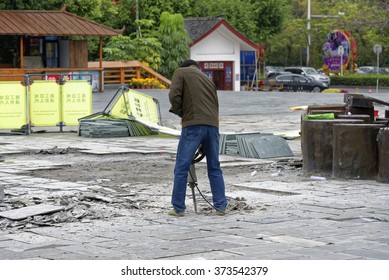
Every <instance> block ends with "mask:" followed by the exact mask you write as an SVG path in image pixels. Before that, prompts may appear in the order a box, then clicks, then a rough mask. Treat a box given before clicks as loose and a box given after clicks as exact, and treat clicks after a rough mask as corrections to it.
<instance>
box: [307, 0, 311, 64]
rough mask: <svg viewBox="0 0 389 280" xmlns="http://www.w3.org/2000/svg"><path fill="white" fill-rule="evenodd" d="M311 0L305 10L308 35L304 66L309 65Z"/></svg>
mask: <svg viewBox="0 0 389 280" xmlns="http://www.w3.org/2000/svg"><path fill="white" fill-rule="evenodd" d="M310 30H311V0H308V9H307V31H308V34H307V61H306V64H307V65H306V66H308V65H309V59H310V57H309V52H310V50H309V48H310V46H311V33H310V32H311V31H310Z"/></svg>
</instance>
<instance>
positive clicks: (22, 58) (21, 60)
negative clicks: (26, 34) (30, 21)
mask: <svg viewBox="0 0 389 280" xmlns="http://www.w3.org/2000/svg"><path fill="white" fill-rule="evenodd" d="M19 38H20V40H19V42H20V46H19V48H20V50H19V58H20V59H19V60H20V68H24V56H23V55H24V54H23V52H24V46H23V36H20V37H19Z"/></svg>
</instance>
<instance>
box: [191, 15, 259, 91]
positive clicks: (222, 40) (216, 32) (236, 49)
mask: <svg viewBox="0 0 389 280" xmlns="http://www.w3.org/2000/svg"><path fill="white" fill-rule="evenodd" d="M184 22H185V29H186V30H187V32H188V34H189V36H190V38H191V39H192V43H191V44H190V46H189V47H190V58H191V59H193V60H195V61H197V62H198V64H199V65H200V67H201V69H202V71H203V72H204V73H205V74H206V75H207V76H209V77H210V78H211V79H212V80H213V81H214V83H215V84H216V86H217V88H218V89H219V90H234V91H240V86H241V74H242V75H243V73H241V71H245V70H244V69H246V70H247V69H248V68H247V67H246V68H245V67H244V66H249V67H250V69H251V70H250V72H251V73H250V74H251V77H252V76H253V75H254V72H255V61H256V60H257V55H256V51H257V49H258V45H257V44H255V43H254V42H252V41H250V40H249V39H247V38H246V37H244V36H243V35H242V34H240V33H239V32H238V31H236V30H235V29H234V28H233V27H232V26H231V25H229V24H228V23H227V22H226V21H225V20H224V19H223V18H187V19H185V20H184ZM247 55H248V56H249V57H251V59H250V63H246V62H243V61H241V60H242V58H243V60H244V58H245V57H247ZM248 64H250V65H248ZM245 76H246V74H244V77H245ZM250 79H252V78H250Z"/></svg>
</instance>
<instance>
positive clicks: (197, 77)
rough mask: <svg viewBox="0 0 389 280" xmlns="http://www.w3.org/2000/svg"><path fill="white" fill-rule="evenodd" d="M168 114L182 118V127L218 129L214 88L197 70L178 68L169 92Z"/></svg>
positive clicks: (216, 98)
mask: <svg viewBox="0 0 389 280" xmlns="http://www.w3.org/2000/svg"><path fill="white" fill-rule="evenodd" d="M169 100H170V103H171V105H172V107H171V108H170V110H169V112H172V113H173V114H176V115H178V116H179V117H181V118H182V127H183V128H184V127H187V126H191V125H198V124H202V125H210V126H215V127H219V101H218V97H217V91H216V86H215V84H214V83H213V82H212V80H211V79H209V78H208V77H207V76H206V75H205V74H204V73H203V72H201V70H200V69H199V68H197V67H196V66H194V65H192V66H189V67H180V68H178V69H177V70H176V71H175V72H174V74H173V78H172V85H171V87H170V92H169Z"/></svg>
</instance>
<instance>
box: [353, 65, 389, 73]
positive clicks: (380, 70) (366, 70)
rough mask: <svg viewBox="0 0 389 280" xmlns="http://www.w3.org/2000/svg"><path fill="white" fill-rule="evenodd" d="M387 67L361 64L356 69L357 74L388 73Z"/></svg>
mask: <svg viewBox="0 0 389 280" xmlns="http://www.w3.org/2000/svg"><path fill="white" fill-rule="evenodd" d="M388 73H389V72H388V71H387V70H386V68H381V67H380V68H377V67H374V66H361V67H358V68H357V70H356V74H388Z"/></svg>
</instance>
